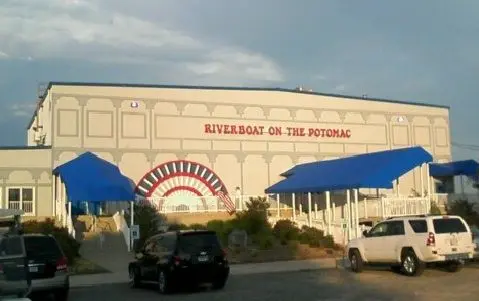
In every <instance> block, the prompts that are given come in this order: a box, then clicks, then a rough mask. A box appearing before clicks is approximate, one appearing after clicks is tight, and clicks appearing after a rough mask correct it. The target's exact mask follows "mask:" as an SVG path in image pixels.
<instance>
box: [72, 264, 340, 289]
mask: <svg viewBox="0 0 479 301" xmlns="http://www.w3.org/2000/svg"><path fill="white" fill-rule="evenodd" d="M288 265H289V267H288ZM230 267H231V270H230V275H231V276H246V275H260V274H273V273H287V272H311V271H317V270H335V269H345V268H347V261H346V260H344V258H336V259H335V258H330V259H326V260H325V259H322V260H301V261H278V262H268V263H261V264H235V265H231V266H230ZM115 278H116V279H115ZM121 283H128V277H127V275H126V273H125V274H123V273H121V274H120V273H104V274H93V275H76V276H71V277H70V287H71V288H73V289H75V288H87V287H92V286H98V285H105V284H121Z"/></svg>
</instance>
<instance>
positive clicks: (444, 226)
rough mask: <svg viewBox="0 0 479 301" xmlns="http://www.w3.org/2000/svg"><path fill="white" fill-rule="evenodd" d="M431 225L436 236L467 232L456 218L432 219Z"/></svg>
mask: <svg viewBox="0 0 479 301" xmlns="http://www.w3.org/2000/svg"><path fill="white" fill-rule="evenodd" d="M432 223H433V225H434V231H435V232H436V233H437V234H442V233H461V232H467V228H466V226H465V225H464V223H463V222H462V221H461V220H460V219H458V218H439V219H434V220H433V221H432Z"/></svg>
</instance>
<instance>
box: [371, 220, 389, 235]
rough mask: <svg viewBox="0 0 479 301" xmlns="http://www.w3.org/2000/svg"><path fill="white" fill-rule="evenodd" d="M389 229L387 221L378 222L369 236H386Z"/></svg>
mask: <svg viewBox="0 0 479 301" xmlns="http://www.w3.org/2000/svg"><path fill="white" fill-rule="evenodd" d="M387 231H388V224H387V223H380V224H377V225H376V226H375V227H374V228H373V229H372V230H371V231H370V232H369V235H368V236H369V237H378V236H385V235H386V233H387Z"/></svg>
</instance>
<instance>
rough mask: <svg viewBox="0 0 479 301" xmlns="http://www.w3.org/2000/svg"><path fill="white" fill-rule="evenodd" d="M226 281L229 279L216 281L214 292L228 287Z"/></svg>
mask: <svg viewBox="0 0 479 301" xmlns="http://www.w3.org/2000/svg"><path fill="white" fill-rule="evenodd" d="M226 280H227V278H222V279H219V280H216V281H215V282H213V289H214V290H220V289H223V288H224V287H225V285H226Z"/></svg>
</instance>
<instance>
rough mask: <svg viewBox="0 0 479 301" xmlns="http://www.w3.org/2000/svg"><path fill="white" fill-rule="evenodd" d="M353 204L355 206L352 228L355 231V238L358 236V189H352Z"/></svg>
mask: <svg viewBox="0 0 479 301" xmlns="http://www.w3.org/2000/svg"><path fill="white" fill-rule="evenodd" d="M354 206H355V207H356V208H355V211H356V212H355V214H354V215H355V217H356V219H355V221H354V229H355V232H356V238H358V237H359V189H354Z"/></svg>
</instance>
